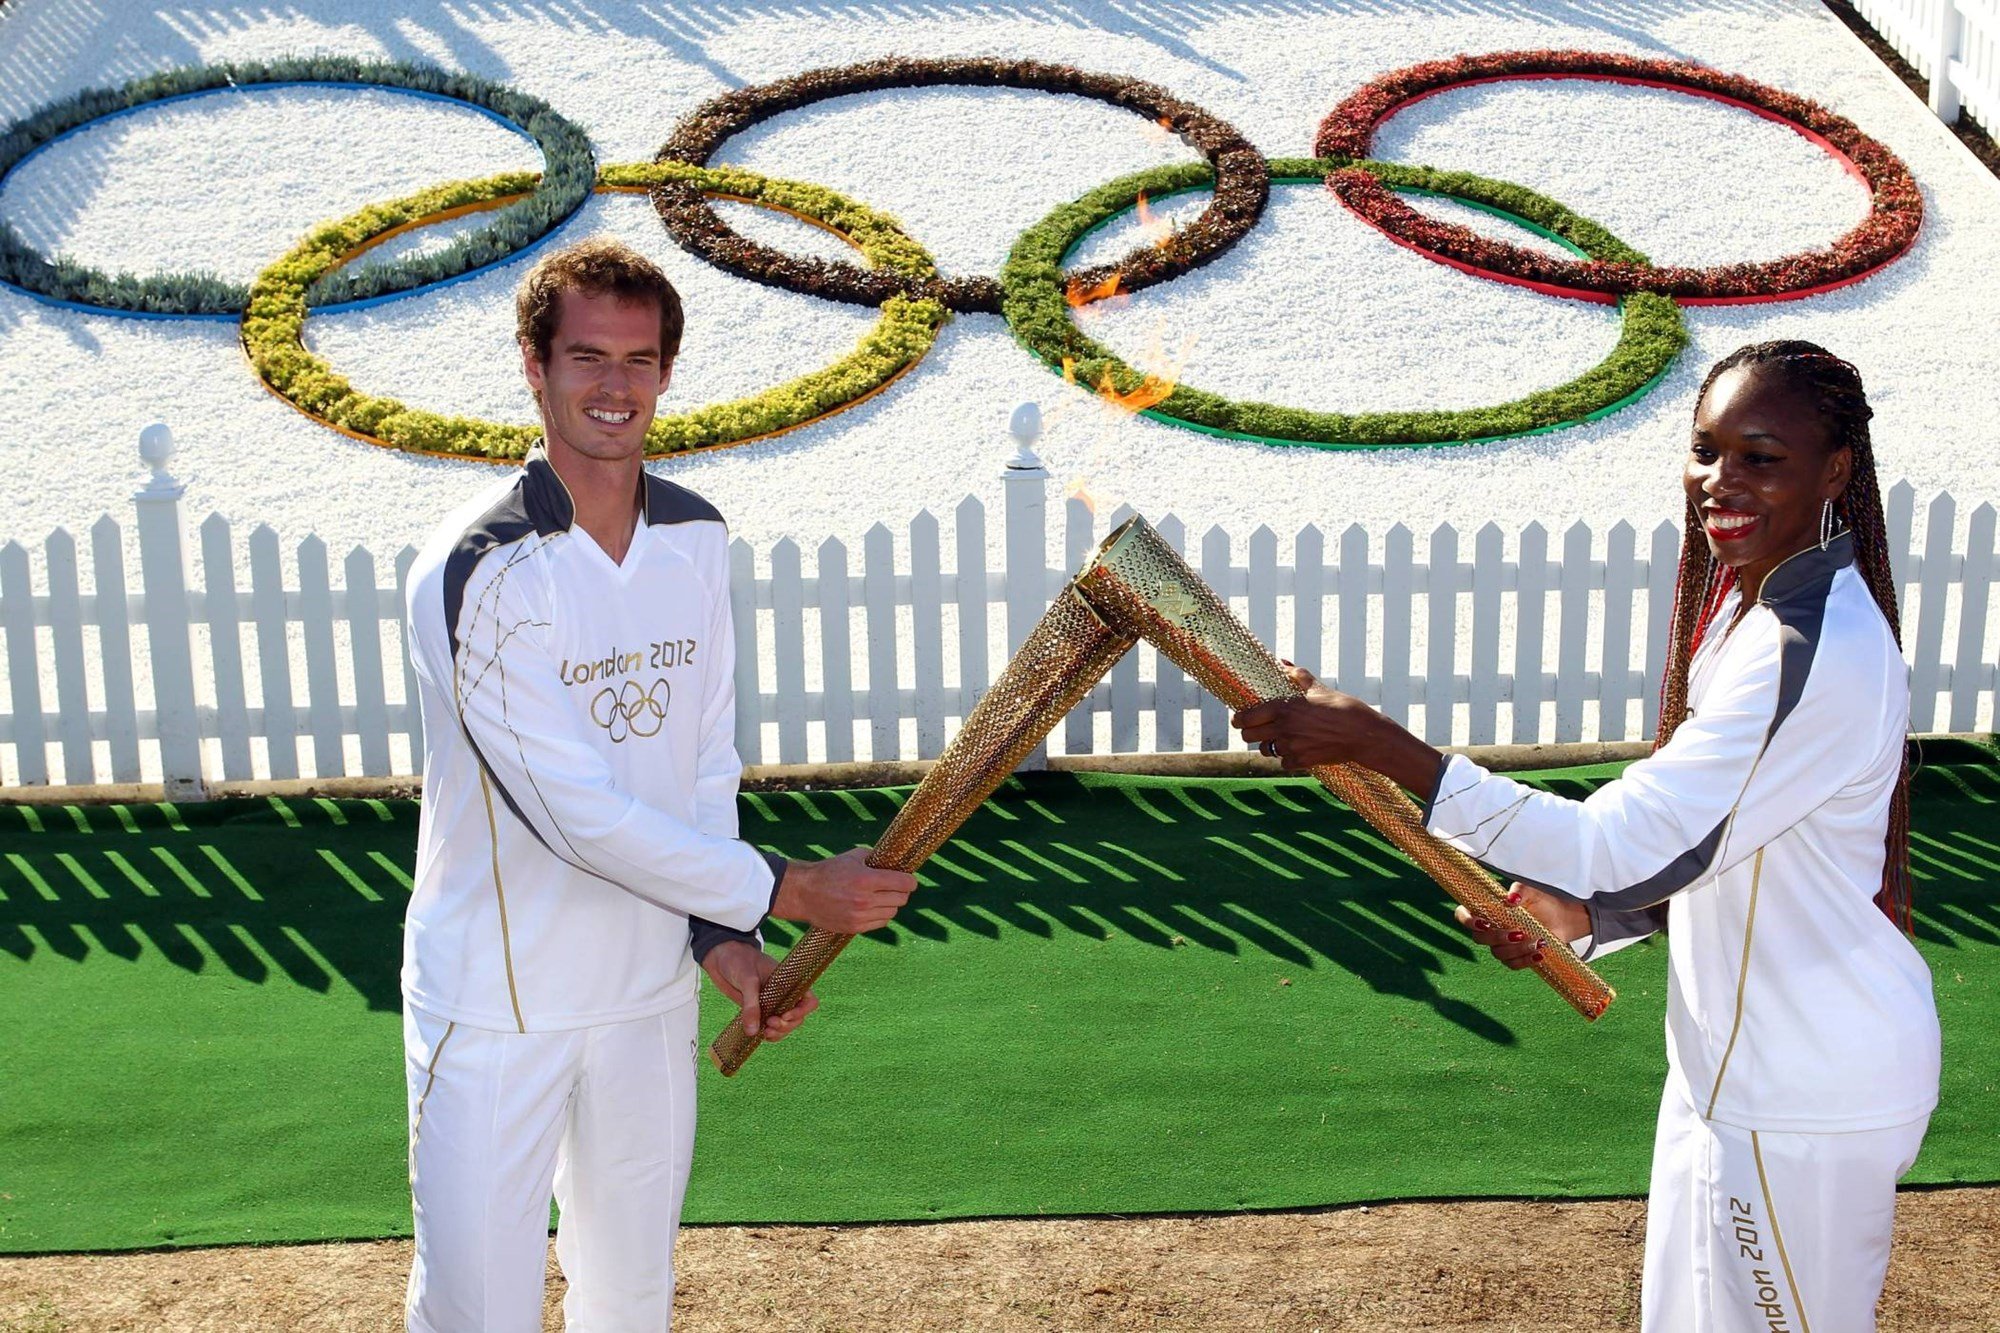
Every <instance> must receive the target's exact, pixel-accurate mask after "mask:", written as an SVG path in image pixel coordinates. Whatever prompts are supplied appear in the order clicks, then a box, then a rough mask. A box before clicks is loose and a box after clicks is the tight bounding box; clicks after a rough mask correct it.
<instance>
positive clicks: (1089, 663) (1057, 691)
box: [708, 586, 1135, 1074]
mask: <svg viewBox="0 0 2000 1333" xmlns="http://www.w3.org/2000/svg"><path fill="white" fill-rule="evenodd" d="M1134 638H1135V636H1134V635H1133V634H1132V633H1131V632H1129V631H1126V630H1121V629H1115V628H1113V627H1112V626H1111V625H1110V624H1108V623H1107V622H1106V621H1105V619H1104V618H1103V617H1102V616H1100V615H1098V614H1097V612H1095V611H1093V610H1092V609H1091V607H1090V604H1089V603H1088V602H1086V601H1084V600H1083V599H1082V598H1081V597H1079V596H1077V594H1076V589H1075V587H1074V586H1071V587H1068V588H1065V589H1063V591H1062V595H1061V596H1059V597H1057V598H1056V600H1055V601H1054V602H1053V603H1052V604H1051V605H1050V606H1049V609H1048V610H1047V611H1046V612H1044V613H1043V614H1042V618H1041V620H1040V621H1039V622H1038V623H1037V624H1036V625H1035V628H1034V631H1033V632H1032V633H1030V634H1029V635H1028V637H1027V640H1026V641H1025V642H1023V643H1022V645H1021V649H1020V651H1019V652H1017V653H1015V654H1014V659H1013V660H1012V661H1011V662H1009V663H1008V664H1007V669H1006V670H1005V671H1003V672H1001V673H1000V679H998V680H996V681H994V682H993V688H991V689H989V690H988V691H987V692H986V697H985V698H983V699H981V700H980V701H979V703H978V704H977V705H976V706H975V707H974V708H973V710H972V712H971V713H969V714H967V716H966V719H965V725H964V726H963V727H961V728H959V732H958V735H956V736H954V737H952V741H951V744H950V745H948V746H946V747H945V751H944V753H943V754H941V755H939V756H938V761H937V763H936V764H935V765H934V766H933V767H932V768H931V771H930V772H929V773H927V774H925V775H924V780H923V781H922V782H920V783H918V784H917V789H916V790H915V791H913V792H911V793H910V799H909V800H907V801H905V802H903V808H902V809H901V810H898V811H897V812H896V817H895V818H894V819H892V820H890V821H889V827H888V828H887V829H884V830H883V832H882V837H881V838H880V840H878V841H877V842H876V844H875V850H874V851H872V852H871V853H869V856H868V864H870V865H873V866H881V867H883V868H885V869H889V870H908V871H914V870H915V869H916V868H917V867H918V866H920V865H922V864H923V863H924V862H925V861H926V860H928V859H929V857H930V854H931V853H932V852H934V851H936V850H937V849H938V848H939V847H941V846H943V845H944V842H945V840H946V839H947V838H949V837H951V835H952V834H953V833H955V832H957V831H958V826H959V825H960V824H963V823H964V822H965V821H966V819H967V818H969V817H970V816H971V814H972V812H973V811H974V810H977V809H978V808H979V805H980V803H981V802H982V801H984V800H985V799H986V798H987V797H989V796H991V795H992V794H993V792H994V790H995V789H996V788H998V787H999V785H1000V784H1001V783H1002V782H1005V781H1006V780H1007V775H1008V774H1009V773H1012V772H1013V771H1014V768H1015V766H1016V765H1017V764H1019V763H1020V762H1021V761H1022V760H1023V759H1025V758H1027V757H1028V752H1029V751H1030V750H1032V749H1034V748H1035V746H1037V745H1039V744H1040V743H1041V740H1042V738H1043V737H1044V736H1046V735H1048V734H1049V732H1050V731H1052V730H1053V729H1054V728H1055V725H1056V723H1057V722H1060V721H1061V720H1062V718H1063V715H1064V714H1065V713H1067V712H1069V710H1070V709H1072V708H1074V707H1076V705H1077V702H1078V701H1079V700H1081V699H1082V698H1083V696H1084V695H1086V694H1089V693H1090V691H1091V687H1093V686H1094V685H1096V684H1097V682H1098V681H1100V680H1102V679H1103V678H1104V673H1105V672H1107V671H1109V670H1110V669H1111V666H1112V664H1113V663H1114V662H1116V661H1117V660H1118V659H1119V658H1121V657H1123V656H1124V655H1125V654H1126V652H1127V651H1128V650H1129V649H1130V648H1131V647H1132V644H1133V642H1134ZM853 938H854V937H853V936H852V935H839V934H835V933H834V932H832V931H827V930H820V929H818V928H817V927H815V928H814V929H812V930H809V931H807V932H806V934H805V938H804V939H802V940H800V941H799V942H798V943H797V944H795V945H793V946H792V947H791V950H790V951H789V952H787V953H786V954H785V958H784V961H783V962H781V963H779V964H778V967H777V970H776V971H774V972H772V973H771V975H770V976H769V977H768V978H766V979H765V982H764V985H763V988H762V990H761V991H759V993H758V994H759V997H760V999H761V1001H762V1003H763V1006H764V1012H765V1013H767V1014H782V1013H784V1012H785V1010H787V1009H789V1008H791V1007H792V1006H793V1005H795V1004H797V1003H798V1002H799V999H800V997H802V996H803V995H804V994H805V993H806V991H807V990H808V989H809V988H810V987H811V986H812V984H813V982H815V981H817V980H818V979H819V975H820V973H822V972H824V971H826V969H827V965H828V964H829V963H831V962H832V961H833V960H834V958H835V957H836V956H838V955H839V953H840V951H841V950H842V949H845V948H846V947H847V942H848V941H849V940H851V939H853ZM762 1041H763V1039H762V1038H761V1037H753V1036H751V1035H750V1034H749V1033H747V1032H745V1031H744V1030H743V1022H742V1019H741V1017H740V1016H739V1017H737V1018H732V1019H730V1020H729V1026H728V1027H726V1028H724V1029H723V1030H722V1035H721V1036H719V1037H717V1038H716V1039H715V1043H714V1044H713V1045H712V1046H710V1047H709V1048H708V1054H709V1058H710V1059H712V1060H714V1061H715V1067H716V1068H717V1069H720V1070H721V1071H722V1072H723V1073H725V1074H734V1073H735V1072H736V1071H737V1070H739V1069H741V1068H742V1067H743V1062H744V1061H745V1060H748V1059H749V1058H750V1053H751V1052H752V1051H754V1050H756V1049H757V1047H758V1046H759V1045H761V1044H762Z"/></svg>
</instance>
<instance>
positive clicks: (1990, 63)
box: [1852, 0, 2000, 131]
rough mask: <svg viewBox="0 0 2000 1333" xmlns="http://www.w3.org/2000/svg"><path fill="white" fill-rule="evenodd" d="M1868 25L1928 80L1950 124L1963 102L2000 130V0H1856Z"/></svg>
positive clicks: (1976, 117)
mask: <svg viewBox="0 0 2000 1333" xmlns="http://www.w3.org/2000/svg"><path fill="white" fill-rule="evenodd" d="M1852 2H1853V5H1854V8H1855V10H1856V11H1857V12H1858V13H1860V15H1861V17H1862V18H1864V19H1866V20H1868V26H1870V27H1871V28H1873V29H1875V31H1876V32H1878V33H1880V34H1881V35H1882V38H1883V40H1884V41H1886V42H1888V43H1889V45H1891V46H1893V47H1894V48H1895V49H1896V52H1897V54H1899V55H1901V56H1902V57H1903V59H1905V60H1907V61H1909V62H1910V64H1911V65H1912V66H1913V67H1915V69H1916V71H1917V73H1919V74H1921V75H1923V76H1924V77H1925V78H1927V79H1929V80H1930V85H1931V87H1930V106H1931V110H1933V111H1935V112H1936V113H1937V114H1938V116H1939V118H1940V119H1942V120H1943V121H1944V122H1945V123H1946V124H1947V125H1949V124H1951V123H1952V122H1953V121H1955V120H1957V119H1958V113H1959V111H1960V109H1961V108H1963V109H1964V110H1965V111H1966V112H1967V113H1968V114H1970V115H1971V116H1972V118H1973V119H1974V120H1976V121H1978V122H1979V123H1980V124H1981V125H1983V126H1986V127H1987V128H1989V129H1992V130H1996V131H2000V0H1852Z"/></svg>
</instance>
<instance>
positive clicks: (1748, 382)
mask: <svg viewBox="0 0 2000 1333" xmlns="http://www.w3.org/2000/svg"><path fill="white" fill-rule="evenodd" d="M1869 416H1870V410H1869V408H1868V405H1867V400H1866V398H1865V397H1864V396H1863V393H1862V387H1861V379H1860V376H1859V374H1858V373H1857V372H1856V371H1855V370H1854V368H1853V367H1852V366H1850V365H1849V364H1848V363H1847V362H1845V361H1842V360H1840V359H1839V358H1838V357H1835V356H1833V355H1832V354H1831V353H1828V352H1826V351H1824V350H1823V349H1821V348H1818V347H1815V346H1813V345H1812V344H1810V343H1800V342H1780V343H1762V344H1757V345H1754V346H1750V347H1745V348H1742V349H1739V350H1738V351H1737V352H1735V353H1732V354H1731V355H1730V356H1728V357H1726V358H1724V359H1723V360H1722V361H1721V362H1720V363H1718V364H1717V365H1716V367H1715V368H1714V369H1713V370H1712V371H1710V373H1709V377H1708V379H1707V381H1706V382H1705V383H1704V384H1703V386H1702V392H1701V396H1700V399H1699V400H1698V402H1697V406H1696V411H1695V421H1694V432H1693V440H1692V443H1691V446H1690V449H1689V453H1688V460H1687V467H1686V488H1687V498H1688V508H1687V514H1688V537H1687V541H1686V543H1685V546H1684V549H1683V551H1682V557H1681V569H1680V586H1679V592H1678V597H1677V604H1676V611H1675V621H1674V636H1673V646H1672V651H1671V654H1670V656H1669V660H1668V671H1667V682H1666V687H1665V689H1664V690H1663V692H1662V700H1661V717H1660V727H1659V736H1660V742H1659V745H1658V748H1657V749H1656V750H1655V751H1654V752H1653V754H1652V755H1651V756H1650V757H1648V758H1646V759H1643V760H1641V761H1639V762H1638V763H1635V764H1633V765H1632V766H1631V767H1630V768H1629V769H1627V770H1626V772H1625V774H1624V775H1623V776H1622V777H1621V778H1619V779H1618V780H1617V781H1615V782H1612V783H1609V784H1607V785H1605V786H1604V787H1601V788H1599V789H1598V790H1597V791H1596V792H1594V793H1592V794H1591V796H1590V797H1589V798H1588V799H1587V800H1584V801H1581V802H1576V801H1568V800H1564V799H1562V798H1560V797H1557V796H1553V795H1550V794H1548V793H1545V792H1540V791H1536V790H1534V789H1532V788H1529V787H1525V786H1523V785H1521V784H1519V783H1516V782H1514V781H1512V780H1510V779H1508V778H1504V777H1500V776H1497V775H1495V774H1491V773H1488V772H1486V771H1485V770H1484V769H1482V768H1480V767H1479V766H1478V765H1476V764H1474V763H1472V762H1471V761H1470V760H1468V759H1466V758H1464V757H1463V756H1453V757H1451V758H1450V759H1448V760H1447V759H1446V758H1445V757H1444V756H1443V755H1441V754H1439V753H1438V752H1437V751H1436V750H1434V749H1432V748H1431V747H1430V746H1428V745H1425V744H1424V743H1423V742H1422V741H1420V740H1418V739H1417V738H1416V737H1414V736H1412V735H1410V733H1408V732H1407V731H1405V730H1403V729H1402V728H1401V727H1399V726H1397V725H1396V724H1395V723H1393V722H1391V721H1389V720H1387V719H1385V718H1383V717H1382V716H1381V715H1380V714H1378V713H1376V712H1374V710H1372V709H1370V708H1368V707H1367V706H1366V705H1364V704H1361V703H1360V702H1359V701H1357V700H1355V699H1352V698H1350V697H1349V696H1346V695H1343V694H1340V693H1338V692H1337V691H1334V690H1330V689H1327V688H1325V687H1323V686H1320V685H1318V684H1316V683H1313V682H1311V681H1310V679H1309V678H1307V677H1305V676H1304V673H1300V675H1299V681H1300V684H1302V685H1306V686H1308V692H1307V694H1306V695H1305V696H1304V697H1303V698H1300V699H1294V700H1288V701H1282V702H1278V703H1271V704H1263V705H1259V706H1258V707H1256V708H1251V709H1246V710H1244V711H1243V712H1242V713H1239V714H1238V715H1237V718H1236V723H1237V725H1238V726H1239V727H1241V728H1242V729H1243V734H1244V736H1245V738H1246V739H1248V740H1252V741H1256V742H1260V743H1261V744H1262V746H1263V748H1264V750H1265V752H1266V753H1271V754H1276V755H1278V756H1280V757H1281V758H1282V759H1283V760H1284V762H1285V764H1286V766H1287V767H1288V768H1303V767H1309V766H1311V765H1314V764H1321V763H1328V762H1333V761H1339V760H1347V761H1352V762H1358V763H1362V764H1366V765H1367V766H1369V767H1371V768H1374V769H1376V770H1378V771H1380V772H1382V773H1384V774H1387V775H1388V776H1389V777H1391V778H1394V779H1396V780H1397V781H1398V782H1400V783H1402V784H1403V785H1404V786H1406V787H1408V788H1410V789H1411V790H1412V791H1414V792H1416V793H1417V794H1418V795H1419V796H1421V797H1423V798H1424V799H1425V800H1426V801H1427V802H1428V819H1427V823H1428V826H1429V828H1430V830H1431V832H1433V833H1435V834H1437V835H1438V836H1439V837H1440V838H1443V839H1444V840H1445V841H1447V842H1450V843H1451V844H1453V845H1454V846H1456V847H1458V848H1460V849H1461V850H1463V851H1465V852H1466V853H1468V854H1469V855H1472V856H1475V857H1477V858H1479V859H1480V860H1482V861H1484V862H1486V863H1487V864H1488V865H1491V866H1493V867H1494V868H1495V869H1498V870H1500V871H1502V872H1503V873H1505V874H1508V875H1510V876H1513V877H1515V878H1516V879H1517V881H1518V882H1517V883H1516V884H1515V886H1514V890H1513V895H1514V897H1515V900H1516V901H1519V902H1522V903H1523V904H1524V905H1525V906H1526V907H1527V908H1528V909H1529V910H1530V911H1532V912H1533V913H1534V914H1535V915H1536V916H1537V917H1539V918H1540V919H1541V920H1542V921H1544V922H1545V923H1547V924H1548V926H1549V927H1550V928H1551V930H1552V931H1553V932H1555V933H1556V934H1558V935H1560V936H1561V937H1563V938H1565V939H1568V940H1570V941H1572V942H1573V943H1574V945H1575V947H1576V949H1577V950H1578V952H1579V953H1580V954H1582V955H1583V956H1584V957H1586V958H1590V957H1596V956H1600V955H1602V954H1604V953H1606V952H1608V951H1610V950H1611V949H1614V948H1617V947H1619V946H1621V945H1623V944H1628V943H1631V942H1632V941H1634V940H1637V939H1639V938H1642V937H1644V936H1646V935H1649V934H1652V933H1654V932H1655V931H1658V930H1661V929H1665V930H1666V931H1667V937H1668V946H1669V950H1670V959H1671V984H1670V988H1669V992H1668V1002H1667V1059H1668V1074H1667V1084H1666V1090H1665V1094H1664V1097H1663V1099H1662V1103H1661V1108H1660V1120H1659V1128H1658V1133H1657V1137H1656V1139H1655V1143H1654V1150H1653V1178H1652V1188H1651V1193H1650V1195H1649V1199H1648V1206H1647V1226H1646V1261H1645V1275H1644V1279H1643V1284H1642V1290H1641V1308H1642V1319H1643V1327H1644V1329H1645V1330H1646V1333H1738V1331H1739V1330H1741V1331H1743V1333H1750V1331H1751V1330H1754V1331H1755V1333H1808V1331H1809V1330H1810V1331H1811V1333H1857V1331H1859V1333H1865V1331H1866V1330H1872V1329H1873V1328H1874V1327H1875V1303H1876V1299H1877V1296H1878V1295H1879V1294H1880V1292H1881V1289H1882V1279H1883V1275H1884V1273H1885V1271H1886V1270H1887V1267H1888V1262H1889V1242H1890V1232H1891V1229H1892V1223H1893V1219H1894V1212H1895V1197H1896V1196H1895V1184H1896V1181H1897V1179H1898V1178H1899V1177H1900V1176H1902V1174H1903V1173H1904V1172H1906V1171H1907V1170H1908V1169H1909V1167H1910V1165H1911V1163H1912V1162H1913V1161H1914V1160H1915V1158H1916V1154H1917V1149H1918V1146H1919V1145H1920V1144H1921V1143H1922V1141H1923V1136H1924V1129H1925V1127H1926V1125H1927V1124H1928V1123H1929V1119H1930V1113H1931V1110H1932V1108H1933V1107H1935V1105H1936V1104H1937V1088H1938V1025H1937V1012H1936V1008H1935V1006H1934V1004H1933V1001H1932V995H1931V979H1930V973H1929V970H1928V969H1927V968H1926V967H1925V965H1924V962H1923V960H1922V959H1921V958H1920V957H1919V956H1918V954H1917V951H1916V949H1915V948H1914V947H1913V946H1912V945H1911V943H1910V940H1909V938H1908V935H1907V933H1906V930H1907V925H1908V920H1909V916H1908V913H1909V868H1908V850H1907V847H1908V834H1909V810H1908V774H1907V771H1906V765H1905V761H1904V733H1905V732H1906V731H1907V729H1908V725H1909V687H1908V681H1907V677H1906V672H1905V668H1904V664H1903V657H1902V651H1901V649H1900V648H1899V647H1898V630H1897V621H1896V605H1895V595H1894V583H1893V580H1892V577H1891V575H1890V573H1889V566H1888V556H1887V544H1886V541H1885V539H1884V535H1883V531H1884V524H1883V519H1882V506H1881V498H1880V492H1879V490H1878V488H1877V485H1876V480H1875V465H1874V456H1873V450H1872V447H1871V443H1870V440H1869V433H1868V424H1867V423H1868V418H1869ZM1458 916H1459V920H1460V922H1461V923H1462V924H1464V925H1465V926H1466V927H1467V928H1468V929H1470V930H1471V931H1472V933H1473V934H1474V936H1475V938H1477V939H1478V940H1479V941H1480V942H1481V943H1482V944H1485V945H1487V946H1489V947H1491V948H1492V950H1493V952H1494V954H1495V955H1496V956H1497V957H1499V958H1500V959H1501V960H1502V961H1504V962H1506V963H1507V964H1508V965H1509V966H1512V967H1525V966H1527V965H1528V964H1530V963H1532V962H1533V961H1534V960H1535V956H1536V954H1535V950H1536V948H1537V947H1538V946H1537V945H1536V944H1535V943H1534V942H1533V941H1532V940H1529V939H1527V938H1525V937H1524V936H1523V935H1522V934H1520V933H1514V934H1511V935H1510V934H1507V933H1505V932H1502V931H1499V930H1496V929H1495V928H1494V927H1493V925H1492V924H1491V923H1489V922H1486V921H1484V920H1479V919H1475V918H1473V917H1472V916H1471V914H1470V913H1468V912H1467V911H1466V910H1465V909H1464V908H1460V909H1459V910H1458Z"/></svg>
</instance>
